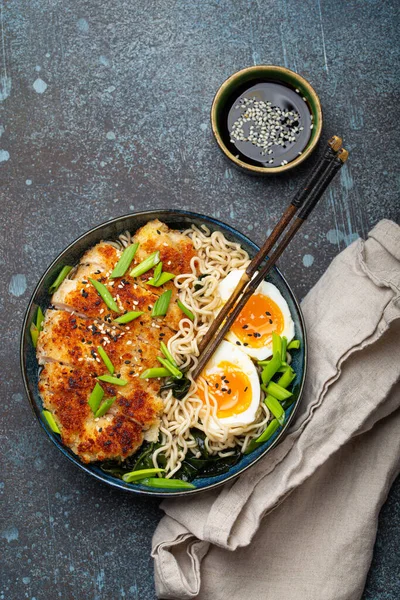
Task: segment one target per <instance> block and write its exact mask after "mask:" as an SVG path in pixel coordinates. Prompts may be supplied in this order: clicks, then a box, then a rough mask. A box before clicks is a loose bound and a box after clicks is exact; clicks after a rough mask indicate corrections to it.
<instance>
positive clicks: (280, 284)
mask: <svg viewBox="0 0 400 600" xmlns="http://www.w3.org/2000/svg"><path fill="white" fill-rule="evenodd" d="M155 218H159V219H160V220H161V221H163V222H165V223H167V225H169V226H170V227H172V228H174V229H186V228H187V227H188V226H189V225H190V224H192V223H194V224H195V225H198V226H200V225H202V224H205V225H207V227H209V228H210V229H211V230H212V231H214V230H220V231H222V232H223V233H224V235H225V236H226V237H227V238H228V239H229V240H231V241H234V242H239V243H240V244H241V246H242V247H243V248H244V249H245V250H247V252H248V253H249V254H250V256H253V255H254V254H255V253H256V252H257V250H258V247H257V246H256V245H255V244H253V242H252V241H251V240H249V239H248V238H247V237H246V236H244V235H243V234H241V233H239V232H238V231H236V230H235V229H233V228H232V227H230V226H229V225H226V224H225V223H222V222H221V221H218V220H217V219H213V218H211V217H206V216H204V215H200V214H197V213H192V212H187V211H174V210H160V211H149V212H142V213H135V214H131V215H125V216H123V217H118V218H117V219H114V220H112V221H108V222H107V223H103V224H102V225H98V226H97V227H95V228H94V229H91V230H90V231H88V232H87V233H85V234H83V235H82V236H81V237H79V238H78V239H77V240H75V241H74V242H72V244H70V245H69V246H68V247H67V248H66V249H65V250H64V251H63V252H62V253H61V254H60V255H59V256H58V258H57V259H56V260H55V261H53V263H52V264H51V265H50V266H49V268H48V269H47V270H46V272H45V273H44V275H43V277H42V278H41V279H40V281H39V283H38V284H37V286H36V289H35V291H34V292H33V295H32V298H31V300H30V302H29V305H28V308H27V311H26V315H25V319H24V324H23V328H22V335H21V347H20V357H21V368H22V377H23V380H24V384H25V389H26V393H27V395H28V398H29V401H30V403H31V406H32V409H33V411H34V413H35V415H36V417H37V419H38V421H39V423H40V425H41V426H42V428H43V429H44V431H45V432H46V434H47V435H48V437H49V438H50V440H51V441H52V442H53V444H55V445H56V446H57V448H58V449H59V450H60V452H62V454H63V455H64V456H66V457H67V458H68V459H69V460H70V461H72V462H73V463H74V464H75V465H76V466H77V467H79V468H80V469H82V470H83V471H85V472H86V473H88V474H89V475H91V476H92V477H95V478H96V479H99V480H100V481H103V482H104V483H107V484H108V485H111V486H113V487H116V488H119V489H121V490H125V491H129V492H134V493H135V494H141V495H147V496H189V495H192V494H196V493H199V492H202V491H205V490H209V489H211V488H215V487H217V486H220V485H222V484H223V483H225V482H227V481H229V480H232V479H233V478H235V477H237V476H238V475H239V474H240V473H243V471H245V470H246V469H248V468H249V467H251V465H253V464H255V463H256V462H257V461H258V460H260V458H262V457H263V456H265V455H266V454H267V453H268V452H269V451H270V450H271V449H272V448H273V447H274V446H275V445H276V444H277V443H279V441H280V440H281V439H282V438H283V436H284V435H285V432H286V430H287V428H288V426H289V423H290V422H291V420H292V418H293V415H294V413H295V411H296V408H297V406H298V405H299V402H300V398H301V393H302V389H303V385H304V378H305V374H306V355H307V341H306V331H305V325H304V319H303V315H302V313H301V310H300V307H299V305H298V303H297V300H296V298H295V297H294V294H293V292H292V291H291V289H290V287H289V285H288V283H287V282H286V280H285V279H284V277H283V276H282V274H281V273H280V272H279V271H278V269H276V268H274V269H273V271H272V272H271V273H270V275H269V276H268V280H269V281H271V283H273V284H274V285H276V287H277V288H278V289H279V290H280V292H281V293H282V295H283V296H284V298H285V299H286V301H287V303H288V305H289V309H290V312H291V314H292V318H293V320H294V323H295V330H296V338H298V339H300V341H301V347H300V350H299V351H296V352H294V353H293V368H294V370H295V372H296V373H297V377H296V380H295V381H294V395H295V401H294V403H293V404H292V405H291V406H290V407H289V408H288V410H287V412H286V423H285V425H284V426H283V427H280V428H279V429H278V431H277V432H276V433H275V434H274V436H273V437H272V438H270V439H269V440H268V441H267V442H266V443H265V444H263V445H262V446H260V447H259V448H258V449H257V450H255V451H254V452H252V453H251V454H247V455H244V456H243V458H241V460H240V461H239V462H238V463H237V464H236V465H235V466H233V467H231V469H230V470H229V471H228V472H227V473H224V474H222V475H219V476H217V477H204V478H199V479H196V480H195V481H194V482H193V483H194V485H195V486H196V489H191V490H179V491H173V490H160V489H157V490H153V489H151V488H148V487H145V486H143V485H140V484H135V483H125V482H124V481H122V480H121V479H117V478H116V477H113V476H112V475H109V474H107V473H104V472H103V471H102V470H101V469H100V467H99V466H98V465H95V464H93V465H90V464H89V465H88V464H84V463H82V462H81V461H80V460H79V458H78V457H77V456H76V455H75V454H73V453H72V452H71V451H70V450H69V449H68V448H66V447H65V446H64V445H63V444H62V443H61V439H60V437H59V435H57V434H55V433H53V432H52V431H51V430H50V429H49V427H48V424H47V423H46V422H45V421H44V420H43V418H42V408H43V406H42V401H41V398H40V396H39V392H38V363H37V360H36V354H35V349H34V348H33V345H32V342H31V339H30V333H29V326H30V323H31V322H32V319H33V317H34V315H35V313H36V310H37V307H38V306H40V307H41V308H42V309H43V310H44V309H46V308H47V307H48V306H49V304H50V295H49V293H48V289H49V287H50V285H51V283H52V282H53V281H54V279H55V278H56V276H57V275H58V273H59V272H60V270H61V268H62V267H63V266H64V265H75V264H77V263H78V261H79V259H80V257H81V256H82V255H83V254H84V252H85V251H86V250H88V248H90V247H91V246H94V245H95V244H97V243H98V242H99V241H100V240H104V239H116V238H117V237H118V235H119V234H120V233H121V232H123V231H125V230H129V231H131V232H134V231H136V230H137V229H138V228H139V227H142V225H144V224H145V223H147V221H149V220H151V219H155Z"/></svg>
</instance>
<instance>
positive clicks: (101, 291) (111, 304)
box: [89, 278, 120, 313]
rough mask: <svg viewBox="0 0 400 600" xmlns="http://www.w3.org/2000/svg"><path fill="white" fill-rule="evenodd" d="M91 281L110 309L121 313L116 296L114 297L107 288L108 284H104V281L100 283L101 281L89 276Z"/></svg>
mask: <svg viewBox="0 0 400 600" xmlns="http://www.w3.org/2000/svg"><path fill="white" fill-rule="evenodd" d="M89 281H90V283H91V284H92V285H93V286H94V287H95V288H96V290H97V291H98V292H99V294H100V296H101V297H102V298H103V300H104V302H105V303H106V304H107V306H108V308H109V309H110V310H113V311H114V312H117V313H119V312H120V310H119V308H118V305H117V303H116V302H115V300H114V298H113V297H112V295H111V292H110V291H109V290H108V289H107V288H106V286H105V285H103V284H102V283H100V281H96V279H90V278H89Z"/></svg>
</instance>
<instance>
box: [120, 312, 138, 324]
mask: <svg viewBox="0 0 400 600" xmlns="http://www.w3.org/2000/svg"><path fill="white" fill-rule="evenodd" d="M143 314H144V312H143V311H142V310H132V311H131V312H127V313H125V314H124V315H121V316H120V317H117V318H116V319H114V321H115V322H116V323H122V324H124V323H130V322H131V321H134V319H137V318H138V317H140V316H141V315H143Z"/></svg>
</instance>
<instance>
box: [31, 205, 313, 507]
mask: <svg viewBox="0 0 400 600" xmlns="http://www.w3.org/2000/svg"><path fill="white" fill-rule="evenodd" d="M160 213H168V214H169V215H171V216H172V215H176V217H177V220H179V217H180V216H186V217H189V218H197V219H202V220H203V221H204V222H205V224H207V223H212V224H213V225H215V226H217V227H221V226H222V227H223V228H224V229H225V231H226V230H229V231H230V232H232V234H234V235H235V236H236V235H238V236H239V237H242V238H244V239H245V240H246V242H248V243H249V245H250V246H252V247H254V249H255V251H257V249H258V246H257V244H255V243H254V242H253V241H252V240H250V238H248V237H247V236H246V235H244V234H243V233H241V232H240V231H238V230H237V229H236V228H235V227H232V226H231V225H229V224H227V223H224V222H223V221H221V220H219V219H216V218H214V217H210V216H207V215H203V214H201V213H196V212H193V211H186V210H179V209H161V208H160V209H156V210H150V211H138V212H134V213H127V214H125V215H121V216H119V217H115V218H114V219H110V220H108V221H104V222H103V223H100V224H99V225H96V226H95V227H92V228H91V229H89V230H87V231H85V232H84V233H83V234H81V235H80V236H78V237H77V238H76V239H75V240H73V241H72V242H71V243H70V244H68V246H67V247H66V248H64V249H63V250H62V251H61V252H60V253H59V254H58V255H57V256H56V258H55V259H54V260H52V262H51V263H50V265H49V266H48V267H47V268H46V270H45V271H44V273H43V274H42V276H41V277H40V279H39V281H38V283H37V284H36V286H35V288H34V290H33V292H32V294H31V297H30V299H29V302H28V305H27V308H26V311H25V315H24V319H23V324H22V329H21V335H20V348H19V358H20V369H21V374H22V380H23V384H24V388H25V393H26V395H27V397H28V400H29V404H30V406H31V409H32V411H33V413H34V415H35V416H36V418H37V420H38V421H39V424H40V425H41V427H42V429H43V430H44V431H45V433H46V435H47V437H48V438H49V439H50V440H51V442H52V443H53V444H54V445H55V446H56V448H57V449H58V450H60V451H61V453H62V454H63V455H64V456H65V457H66V458H68V460H70V461H71V462H72V463H73V464H74V465H76V466H77V467H79V468H80V469H81V470H83V471H84V472H86V473H88V474H89V475H91V476H92V477H94V478H95V479H97V480H98V481H101V482H102V483H104V484H106V485H109V486H110V487H112V488H116V489H119V490H122V491H124V492H130V493H135V494H137V495H139V496H153V497H161V498H177V497H183V496H189V495H194V494H199V493H201V492H208V491H210V490H212V489H216V488H218V487H221V486H223V485H225V484H226V483H227V482H228V481H232V480H234V479H236V478H237V477H239V476H240V475H241V474H242V473H244V472H245V471H247V469H249V468H250V467H252V466H253V465H255V464H256V463H257V462H258V461H259V460H260V459H261V458H264V457H265V455H266V454H268V452H270V450H272V449H273V448H274V447H275V446H276V445H277V444H278V443H279V442H280V440H281V439H282V437H284V436H285V435H286V432H287V429H288V427H289V425H290V423H291V422H292V420H293V418H294V415H295V414H296V412H297V409H298V407H299V404H300V402H301V398H302V395H303V391H304V384H305V380H306V376H307V364H308V340H307V330H306V325H305V321H304V316H303V312H302V310H301V307H300V304H299V302H298V301H297V298H296V297H295V295H294V293H293V291H292V289H291V287H290V286H289V284H288V282H287V281H286V278H285V277H284V276H283V274H282V273H281V272H280V270H279V269H278V268H277V267H276V266H275V267H274V269H275V270H276V271H277V273H278V274H279V276H280V277H281V278H282V280H283V283H284V284H285V286H286V288H287V291H288V293H289V294H290V296H291V298H292V300H293V302H294V304H295V306H296V310H297V312H298V315H299V319H300V323H301V327H302V333H303V338H304V368H303V376H302V380H301V382H300V388H299V393H298V396H297V399H296V401H295V402H294V405H293V409H292V411H291V413H290V415H289V416H288V419H287V421H286V423H285V424H284V426H283V427H282V429H281V431H280V432H279V433H278V435H277V436H276V438H275V439H274V440H273V442H272V443H271V444H270V445H269V446H268V447H267V448H265V450H264V451H263V452H262V453H261V454H260V455H259V456H257V457H256V458H255V459H254V460H253V461H252V462H251V463H249V464H248V465H246V466H244V467H243V468H242V469H241V470H240V471H239V472H238V473H233V474H232V475H229V476H228V477H226V479H224V480H223V481H218V482H215V483H212V484H211V485H207V486H206V487H203V488H195V489H188V490H176V491H168V492H167V491H162V490H157V489H154V491H153V490H143V489H137V488H134V487H128V485H129V484H126V483H125V482H123V481H120V480H119V479H117V478H113V479H112V480H108V479H105V478H104V477H102V476H101V475H100V474H99V473H97V472H96V471H93V470H91V469H90V468H89V466H88V465H86V464H85V463H83V462H82V461H81V460H80V459H79V457H78V456H75V455H73V454H71V453H70V452H69V451H68V450H67V448H66V447H65V446H64V444H63V443H62V442H61V441H60V440H58V438H56V437H55V436H54V435H53V434H52V432H50V431H49V429H48V428H47V427H46V425H45V423H44V420H43V418H42V416H41V411H40V410H39V407H38V406H37V403H36V401H35V400H34V398H32V396H31V393H30V390H29V384H28V379H29V378H28V375H27V368H26V360H25V352H24V350H25V340H26V338H27V335H26V334H27V330H28V328H29V325H30V323H29V321H28V319H29V316H30V312H31V309H32V305H33V304H34V299H35V297H36V294H37V293H38V291H39V290H40V288H41V287H42V285H43V283H44V280H45V278H46V276H47V274H48V273H49V271H50V270H51V269H52V268H53V266H54V265H55V264H56V263H57V262H58V261H59V260H60V259H62V257H63V256H64V255H65V254H67V253H68V252H69V251H70V250H71V249H72V248H73V247H74V246H75V244H77V243H78V242H79V241H81V240H83V239H84V238H85V237H86V236H88V235H89V234H93V233H94V232H96V231H98V230H101V229H102V228H103V227H105V226H107V225H111V224H116V223H118V222H119V221H122V220H124V219H127V218H132V217H145V218H148V219H149V220H150V219H151V218H157V217H159V215H160Z"/></svg>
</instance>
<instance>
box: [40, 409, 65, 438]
mask: <svg viewBox="0 0 400 600" xmlns="http://www.w3.org/2000/svg"><path fill="white" fill-rule="evenodd" d="M43 416H44V418H45V419H46V421H47V424H48V426H49V427H50V429H51V430H52V431H54V433H61V431H60V429H59V427H58V425H57V423H56V421H55V419H54V416H53V415H52V413H51V412H50V411H49V410H44V411H43Z"/></svg>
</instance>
